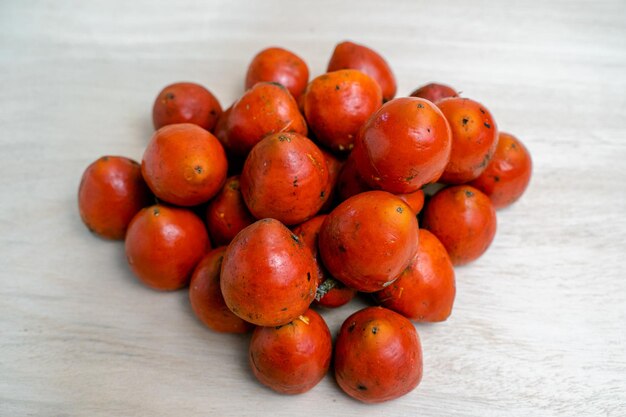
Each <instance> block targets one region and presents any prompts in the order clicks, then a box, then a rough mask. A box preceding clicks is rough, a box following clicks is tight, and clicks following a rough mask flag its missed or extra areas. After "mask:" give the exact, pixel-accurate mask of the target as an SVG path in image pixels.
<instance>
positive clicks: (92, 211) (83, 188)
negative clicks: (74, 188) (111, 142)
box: [78, 156, 150, 239]
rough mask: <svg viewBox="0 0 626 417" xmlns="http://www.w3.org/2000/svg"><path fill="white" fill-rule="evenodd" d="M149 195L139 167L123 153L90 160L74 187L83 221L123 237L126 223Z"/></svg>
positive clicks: (94, 229)
mask: <svg viewBox="0 0 626 417" xmlns="http://www.w3.org/2000/svg"><path fill="white" fill-rule="evenodd" d="M149 199H150V191H149V190H148V187H147V186H146V183H145V182H144V180H143V177H142V176H141V167H140V166H139V164H138V163H137V162H135V161H133V160H132V159H128V158H124V157H123V156H103V157H102V158H100V159H98V160H97V161H95V162H93V163H92V164H91V165H89V166H88V167H87V169H86V170H85V172H84V173H83V176H82V178H81V180H80V186H79V187H78V210H79V211H80V217H81V218H82V219H83V223H85V225H86V226H87V227H88V228H89V230H91V231H92V232H94V233H96V234H98V235H99V236H102V237H104V238H107V239H124V235H126V229H127V228H128V224H129V223H130V221H131V220H132V218H133V217H134V216H135V214H137V212H138V211H139V210H141V208H142V207H145V206H146V205H148V203H149Z"/></svg>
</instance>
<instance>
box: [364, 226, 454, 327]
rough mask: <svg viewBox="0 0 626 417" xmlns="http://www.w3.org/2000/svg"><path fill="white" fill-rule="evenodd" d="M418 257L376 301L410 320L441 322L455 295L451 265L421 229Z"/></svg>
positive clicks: (439, 244) (438, 243)
mask: <svg viewBox="0 0 626 417" xmlns="http://www.w3.org/2000/svg"><path fill="white" fill-rule="evenodd" d="M419 240H420V244H419V247H418V249H417V255H416V256H415V258H413V260H412V261H411V263H410V264H409V266H408V268H407V269H405V270H404V271H403V272H402V274H400V277H399V278H398V279H397V280H395V281H394V282H393V283H392V284H391V285H389V286H388V287H386V288H384V289H383V290H381V291H379V292H377V293H376V294H375V296H376V299H377V300H378V302H379V303H380V304H381V305H382V306H383V307H386V308H388V309H390V310H393V311H395V312H397V313H400V314H402V315H403V316H405V317H408V318H409V319H411V320H415V321H426V322H436V321H444V320H446V319H447V318H448V316H450V313H451V312H452V305H453V303H454V296H455V293H456V288H455V280H454V269H453V267H452V262H451V261H450V257H449V256H448V252H446V248H444V247H443V245H442V244H441V242H439V239H437V237H436V236H435V235H433V234H432V233H430V232H429V231H428V230H425V229H420V231H419Z"/></svg>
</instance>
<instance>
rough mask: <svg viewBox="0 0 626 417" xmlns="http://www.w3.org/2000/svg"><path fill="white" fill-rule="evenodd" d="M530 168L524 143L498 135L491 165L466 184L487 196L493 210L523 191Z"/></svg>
mask: <svg viewBox="0 0 626 417" xmlns="http://www.w3.org/2000/svg"><path fill="white" fill-rule="evenodd" d="M532 165H533V163H532V160H531V158H530V153H529V152H528V149H526V147H525V146H524V144H523V143H522V142H521V141H520V140H519V139H517V138H516V137H515V136H513V135H510V134H508V133H503V132H501V133H500V135H499V139H498V146H497V147H496V152H495V153H494V155H493V158H491V162H489V165H487V168H486V169H485V170H484V171H483V172H482V173H481V174H480V176H479V177H478V178H476V179H475V180H473V181H472V182H470V185H471V186H473V187H476V188H478V189H479V190H481V191H482V192H483V193H485V194H487V196H489V198H490V199H491V202H492V203H493V206H494V207H495V208H496V209H499V208H503V207H507V206H509V205H511V204H513V203H514V202H516V201H517V200H518V199H519V198H520V197H521V196H522V194H524V191H526V187H528V183H529V182H530V176H531V174H532V169H533V168H532Z"/></svg>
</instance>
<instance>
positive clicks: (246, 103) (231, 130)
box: [226, 82, 307, 156]
mask: <svg viewBox="0 0 626 417" xmlns="http://www.w3.org/2000/svg"><path fill="white" fill-rule="evenodd" d="M226 130H227V132H228V135H227V141H228V142H227V144H226V148H227V149H228V150H229V151H230V152H231V153H233V154H235V155H240V156H245V155H247V154H248V152H250V150H251V149H252V147H253V146H254V145H256V144H257V143H258V142H260V141H261V139H263V138H264V137H265V136H267V135H271V134H273V133H279V132H295V133H300V134H301V135H304V136H306V134H307V127H306V122H305V121H304V118H303V117H302V115H301V114H300V110H299V109H298V105H297V104H296V101H295V100H294V98H293V96H292V95H291V94H290V93H289V90H287V89H286V88H285V87H283V86H282V85H280V84H276V83H268V82H260V83H257V84H255V85H254V86H253V87H252V88H251V89H249V90H248V91H246V92H245V93H244V95H243V96H241V98H240V99H239V100H237V101H236V102H235V104H233V107H232V109H231V111H230V115H229V116H228V120H227V125H226Z"/></svg>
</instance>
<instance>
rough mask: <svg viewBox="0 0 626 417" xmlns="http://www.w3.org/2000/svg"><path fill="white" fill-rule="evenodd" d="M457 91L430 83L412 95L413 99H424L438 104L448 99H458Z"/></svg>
mask: <svg viewBox="0 0 626 417" xmlns="http://www.w3.org/2000/svg"><path fill="white" fill-rule="evenodd" d="M458 96H459V93H457V91H456V90H455V89H454V88H452V87H450V86H447V85H445V84H437V83H430V84H426V85H423V86H421V87H420V88H418V89H417V90H415V91H413V92H412V93H411V97H419V98H424V99H426V100H428V101H432V102H433V103H435V104H437V102H438V101H440V100H443V99H444V98H448V97H458Z"/></svg>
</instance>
